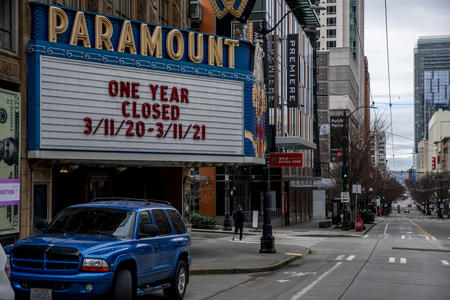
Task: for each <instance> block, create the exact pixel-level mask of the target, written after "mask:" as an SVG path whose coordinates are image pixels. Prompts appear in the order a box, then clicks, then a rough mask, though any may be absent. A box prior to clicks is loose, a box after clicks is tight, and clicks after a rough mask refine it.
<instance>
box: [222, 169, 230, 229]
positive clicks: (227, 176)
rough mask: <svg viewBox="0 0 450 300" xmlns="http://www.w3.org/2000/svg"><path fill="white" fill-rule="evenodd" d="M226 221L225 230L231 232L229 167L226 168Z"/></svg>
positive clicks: (224, 222)
mask: <svg viewBox="0 0 450 300" xmlns="http://www.w3.org/2000/svg"><path fill="white" fill-rule="evenodd" d="M224 170H225V219H224V220H223V230H227V231H231V230H232V228H231V221H230V180H229V175H228V167H227V166H225V168H224Z"/></svg>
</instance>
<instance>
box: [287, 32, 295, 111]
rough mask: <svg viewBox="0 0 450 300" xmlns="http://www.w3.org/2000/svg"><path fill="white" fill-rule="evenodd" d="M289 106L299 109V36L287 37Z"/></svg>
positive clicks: (291, 35) (290, 35)
mask: <svg viewBox="0 0 450 300" xmlns="http://www.w3.org/2000/svg"><path fill="white" fill-rule="evenodd" d="M286 51H287V54H286V57H287V106H288V107H298V34H288V36H287V47H286Z"/></svg>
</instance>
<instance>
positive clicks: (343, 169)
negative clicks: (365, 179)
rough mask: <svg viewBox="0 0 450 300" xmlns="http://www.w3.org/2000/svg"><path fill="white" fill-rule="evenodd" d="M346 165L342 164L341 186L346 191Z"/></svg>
mask: <svg viewBox="0 0 450 300" xmlns="http://www.w3.org/2000/svg"><path fill="white" fill-rule="evenodd" d="M348 176H349V175H348V166H345V165H344V166H342V187H343V191H346V190H347V188H348Z"/></svg>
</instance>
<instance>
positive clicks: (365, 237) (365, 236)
mask: <svg viewBox="0 0 450 300" xmlns="http://www.w3.org/2000/svg"><path fill="white" fill-rule="evenodd" d="M368 236H369V235H368V234H366V235H364V236H363V238H364V239H367V237H368ZM449 239H450V238H449Z"/></svg>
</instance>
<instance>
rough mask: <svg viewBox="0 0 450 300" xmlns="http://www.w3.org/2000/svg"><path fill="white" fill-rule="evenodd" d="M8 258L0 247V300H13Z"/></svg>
mask: <svg viewBox="0 0 450 300" xmlns="http://www.w3.org/2000/svg"><path fill="white" fill-rule="evenodd" d="M9 272H10V267H9V257H8V256H7V255H6V254H5V251H4V250H3V247H2V246H1V245H0V300H14V291H13V289H12V287H11V283H10V282H9Z"/></svg>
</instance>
